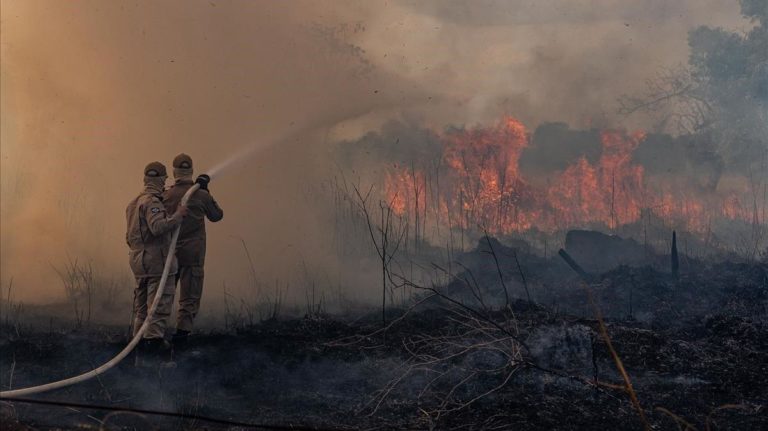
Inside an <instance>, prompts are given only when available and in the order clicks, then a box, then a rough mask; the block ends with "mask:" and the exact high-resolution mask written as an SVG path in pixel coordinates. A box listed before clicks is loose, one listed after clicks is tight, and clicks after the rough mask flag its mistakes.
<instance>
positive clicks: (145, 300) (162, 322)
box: [133, 275, 176, 338]
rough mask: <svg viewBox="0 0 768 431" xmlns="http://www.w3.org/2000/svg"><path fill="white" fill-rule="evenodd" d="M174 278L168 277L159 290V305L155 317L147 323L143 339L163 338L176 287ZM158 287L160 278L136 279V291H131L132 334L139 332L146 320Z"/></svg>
mask: <svg viewBox="0 0 768 431" xmlns="http://www.w3.org/2000/svg"><path fill="white" fill-rule="evenodd" d="M174 281H175V280H174V276H173V275H171V276H169V277H168V280H167V281H166V283H165V289H161V295H162V296H161V297H160V303H158V304H157V309H156V310H155V315H154V316H153V317H152V320H151V321H150V322H149V328H147V332H146V333H145V334H144V338H163V336H164V335H165V328H166V326H168V319H169V318H170V317H171V309H172V308H173V296H174V291H175V288H176V285H175V283H174ZM159 286H160V277H137V278H136V289H135V290H134V291H133V312H134V320H133V334H134V335H136V333H137V332H139V328H141V325H142V324H143V323H144V320H145V319H146V318H147V311H148V310H149V307H150V306H151V305H152V302H153V301H154V300H155V294H156V293H157V291H158V287H159Z"/></svg>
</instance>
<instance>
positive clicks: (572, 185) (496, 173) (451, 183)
mask: <svg viewBox="0 0 768 431" xmlns="http://www.w3.org/2000/svg"><path fill="white" fill-rule="evenodd" d="M645 137H646V135H645V133H643V132H634V133H627V132H625V131H620V130H605V131H603V132H602V133H601V144H602V153H601V155H600V158H599V159H598V160H597V161H596V162H595V163H590V162H589V161H588V160H587V159H586V158H585V157H581V158H579V159H578V160H577V161H575V162H574V163H572V164H571V165H570V166H568V167H567V168H566V169H564V170H563V171H562V172H559V173H558V174H557V175H556V176H555V177H554V178H552V179H551V180H550V181H549V185H547V186H544V187H542V186H538V187H537V186H534V185H533V184H532V183H531V181H527V180H526V179H525V178H524V177H523V175H522V174H521V172H520V169H519V161H520V157H521V156H522V153H523V150H524V149H525V148H526V147H527V146H528V145H529V142H530V135H529V133H528V131H527V130H526V128H525V126H524V125H523V124H522V123H521V122H519V121H518V120H516V119H514V118H512V117H506V118H503V119H502V120H501V121H499V122H497V123H496V124H495V125H492V126H490V127H475V128H471V129H467V130H463V129H462V130H453V131H448V132H446V133H444V134H442V135H441V141H442V143H443V152H442V159H441V160H440V162H441V163H440V165H439V166H440V169H438V170H437V171H435V172H433V173H432V174H431V175H427V173H426V170H425V169H417V168H415V167H414V166H411V167H410V168H404V167H399V166H393V167H392V168H391V169H390V170H389V171H388V172H387V174H386V178H385V193H386V196H387V200H388V201H389V202H390V206H391V208H392V209H393V211H394V212H395V213H396V214H398V215H400V216H407V217H409V219H410V218H411V217H414V218H415V220H417V221H418V224H421V225H426V224H427V219H428V218H430V217H431V218H432V223H436V224H438V225H447V226H448V227H449V228H456V227H460V228H464V229H473V228H477V227H481V228H483V229H487V230H488V231H489V232H491V233H494V234H509V233H512V232H520V231H524V230H528V229H532V228H536V229H538V230H540V231H545V232H554V231H557V230H562V229H568V228H576V227H592V226H599V225H602V226H605V227H607V228H609V229H614V228H617V227H619V226H622V225H627V224H631V223H635V222H637V221H639V220H640V219H641V217H642V216H643V214H644V212H646V211H649V212H650V213H652V214H654V215H656V216H658V217H661V218H663V219H665V220H674V221H676V222H677V223H682V224H683V225H684V227H686V228H687V229H688V230H691V231H698V232H703V231H705V230H706V229H707V228H708V226H709V225H710V223H711V219H712V217H722V218H727V219H742V220H749V218H750V212H749V211H748V210H747V209H745V208H744V207H743V206H742V205H741V204H740V201H739V199H738V198H737V197H736V196H735V195H731V196H727V197H725V198H722V197H720V198H718V197H706V198H705V197H699V196H695V194H688V193H686V192H685V191H681V190H679V189H677V188H675V187H673V186H671V185H661V187H658V186H650V185H648V184H647V182H646V178H645V172H644V169H643V166H641V165H640V164H638V163H636V162H634V161H633V159H632V155H633V152H634V151H635V149H637V147H638V146H640V145H641V144H642V142H643V140H644V139H645ZM419 220H420V221H419ZM421 229H422V230H423V227H422V228H421Z"/></svg>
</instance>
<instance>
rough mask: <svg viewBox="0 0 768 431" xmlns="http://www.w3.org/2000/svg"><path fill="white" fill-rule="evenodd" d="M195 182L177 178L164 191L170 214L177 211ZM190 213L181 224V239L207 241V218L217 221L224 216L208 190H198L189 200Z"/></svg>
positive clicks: (164, 198) (164, 199) (182, 240)
mask: <svg viewBox="0 0 768 431" xmlns="http://www.w3.org/2000/svg"><path fill="white" fill-rule="evenodd" d="M193 184H194V182H193V181H192V180H191V179H186V178H184V179H177V180H176V183H175V184H174V185H172V186H171V187H170V188H169V189H168V190H166V191H165V193H163V203H164V204H165V208H166V210H167V211H168V213H169V214H173V213H175V212H176V208H178V206H179V204H180V203H181V198H182V197H183V196H184V194H185V193H186V192H187V190H189V188H190V187H192V185H193ZM187 208H188V209H189V213H188V214H187V216H186V217H185V218H184V222H183V223H182V224H181V232H180V233H179V241H181V242H184V241H186V240H193V239H202V240H203V241H205V218H206V217H207V218H208V220H210V221H212V222H217V221H219V220H221V219H222V218H223V217H224V211H222V209H221V207H219V204H218V203H216V200H215V199H213V196H211V194H210V193H209V192H208V191H207V190H197V191H196V192H195V193H193V194H192V196H191V197H190V198H189V201H188V202H187Z"/></svg>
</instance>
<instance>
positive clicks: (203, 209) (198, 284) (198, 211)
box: [163, 154, 224, 349]
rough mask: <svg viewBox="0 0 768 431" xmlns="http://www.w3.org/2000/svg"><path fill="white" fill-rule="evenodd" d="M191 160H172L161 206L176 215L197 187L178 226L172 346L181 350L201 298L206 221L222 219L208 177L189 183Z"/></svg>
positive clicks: (181, 155) (198, 178) (222, 214)
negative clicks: (176, 302) (171, 179)
mask: <svg viewBox="0 0 768 431" xmlns="http://www.w3.org/2000/svg"><path fill="white" fill-rule="evenodd" d="M192 174H193V170H192V158H191V157H189V156H188V155H186V154H179V155H178V156H176V158H174V159H173V176H174V178H175V180H176V182H175V184H174V185H173V186H171V187H170V188H169V189H168V190H166V191H165V193H163V203H164V204H165V209H166V211H168V213H169V214H175V212H176V211H177V207H178V206H179V203H180V202H181V198H182V197H183V196H184V194H185V193H186V192H187V190H189V188H190V187H192V185H193V184H195V183H197V184H200V189H199V190H197V191H196V192H195V193H193V194H192V196H190V198H189V201H187V208H188V209H189V214H188V216H187V218H186V219H184V223H182V224H181V232H180V233H179V241H178V243H177V245H176V256H177V257H178V259H179V273H178V277H177V279H178V281H179V310H178V316H177V319H176V334H175V335H174V338H173V344H174V346H175V347H177V348H181V349H183V348H184V347H185V345H186V344H187V339H188V336H189V333H190V332H191V331H192V327H193V324H194V321H195V316H197V312H198V310H200V298H201V297H202V294H203V278H204V275H205V273H204V270H203V266H204V265H205V219H206V218H207V219H208V220H210V221H212V222H217V221H219V220H221V219H222V218H223V217H224V211H222V210H221V208H220V207H219V204H217V203H216V201H215V200H214V199H213V196H211V193H210V192H209V191H208V182H209V181H210V177H209V176H208V175H200V176H198V177H197V179H196V180H195V181H194V182H193V181H192Z"/></svg>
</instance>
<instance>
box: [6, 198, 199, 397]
mask: <svg viewBox="0 0 768 431" xmlns="http://www.w3.org/2000/svg"><path fill="white" fill-rule="evenodd" d="M199 188H200V185H199V184H194V185H192V187H190V188H189V190H187V192H186V193H185V194H184V197H182V198H181V205H186V204H187V201H188V200H189V197H190V196H192V193H194V192H195V191H196V190H197V189H199ZM180 229H181V226H180V225H179V226H177V227H176V229H174V231H173V237H172V238H171V247H170V250H169V251H168V257H167V258H166V259H165V267H164V268H163V276H162V277H161V278H160V285H159V286H158V288H157V291H156V292H155V299H154V300H153V301H152V305H151V306H150V307H149V311H147V318H146V319H144V323H143V324H142V325H141V328H139V331H138V332H137V333H136V335H134V336H133V339H132V340H131V342H130V343H128V345H127V346H125V348H123V350H121V351H120V353H118V354H117V356H115V357H114V358H112V359H110V360H109V362H106V363H105V364H104V365H102V366H100V367H98V368H95V369H93V370H91V371H88V372H87V373H83V374H80V375H79V376H75V377H70V378H68V379H64V380H59V381H56V382H51V383H46V384H44V385H39V386H32V387H29V388H24V389H14V390H9V391H1V392H0V398H3V397H22V396H25V395H32V394H39V393H41V392H47V391H52V390H54V389H59V388H63V387H65V386H70V385H74V384H76V383H81V382H84V381H86V380H90V379H92V378H94V377H96V376H98V375H99V374H102V373H105V372H107V371H109V369H111V368H112V367H114V366H115V365H117V364H119V363H120V361H122V360H123V359H125V357H126V356H128V354H129V353H131V351H132V350H133V349H134V348H135V347H136V345H137V344H139V341H141V338H142V337H143V336H144V333H145V332H147V328H149V322H150V321H152V317H154V315H155V310H156V309H157V304H159V303H160V298H161V297H162V296H163V295H162V291H163V289H164V288H165V283H166V282H167V281H168V273H169V272H170V271H171V264H172V263H173V258H174V256H175V254H176V241H178V239H179V230H180Z"/></svg>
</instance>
